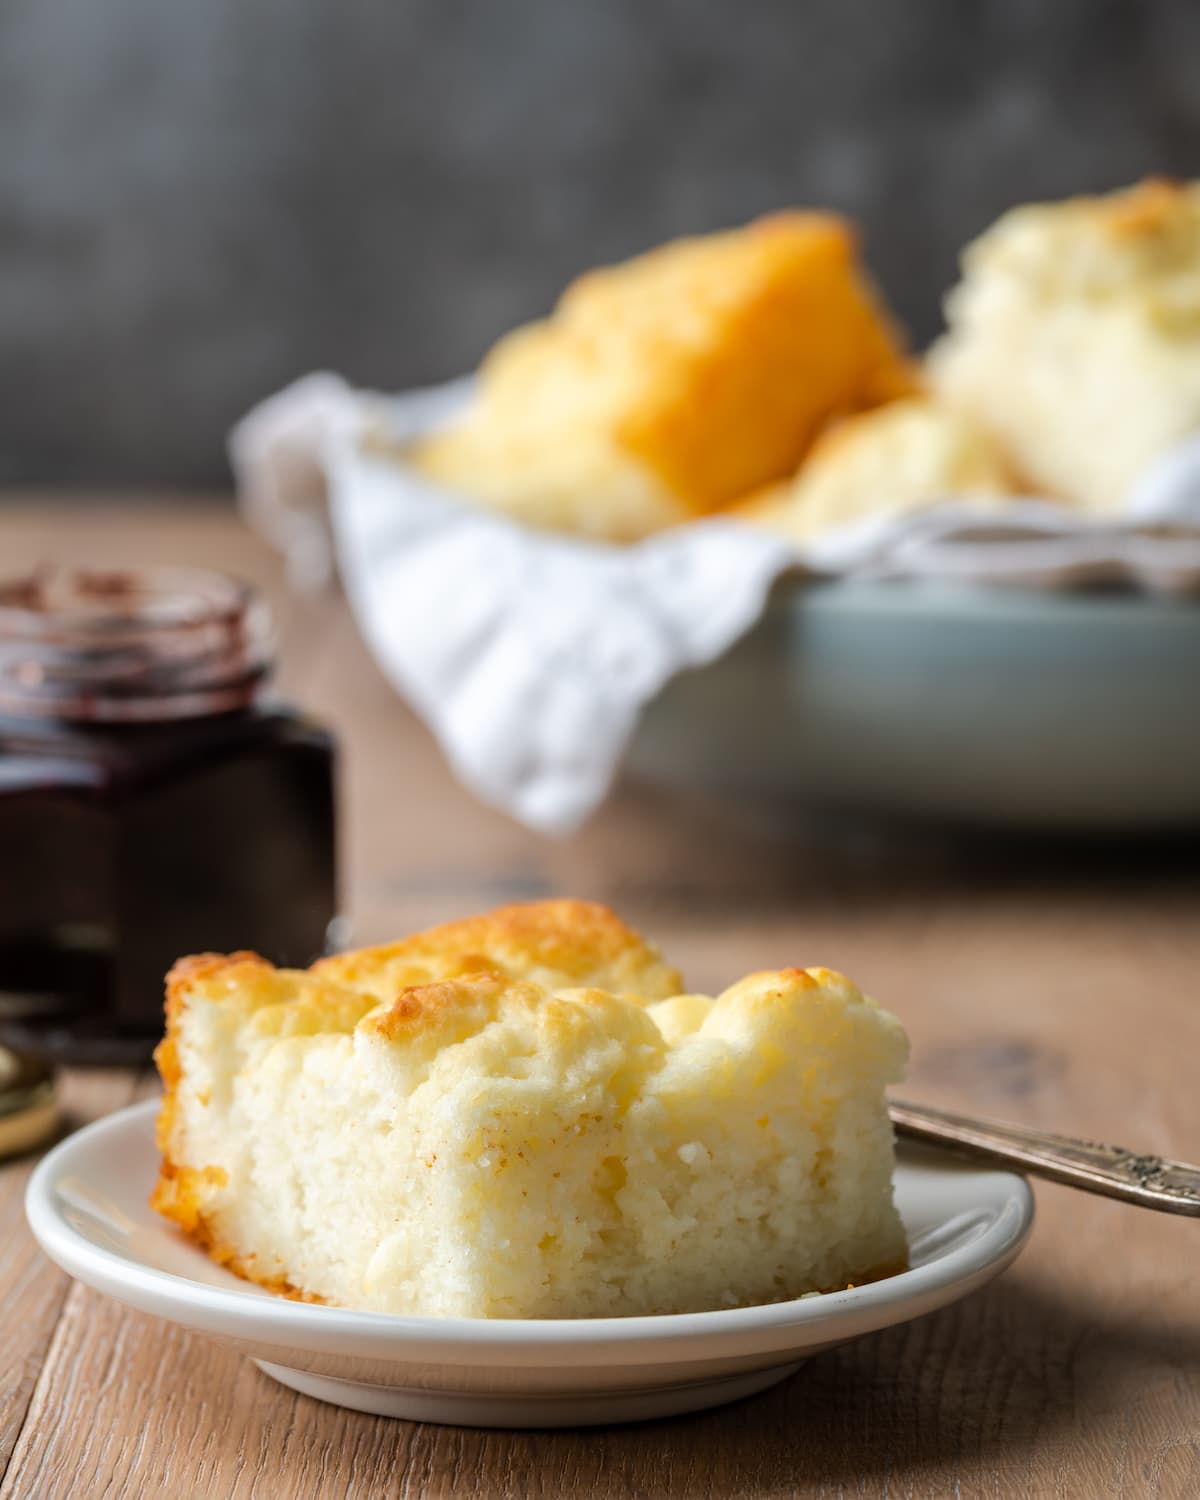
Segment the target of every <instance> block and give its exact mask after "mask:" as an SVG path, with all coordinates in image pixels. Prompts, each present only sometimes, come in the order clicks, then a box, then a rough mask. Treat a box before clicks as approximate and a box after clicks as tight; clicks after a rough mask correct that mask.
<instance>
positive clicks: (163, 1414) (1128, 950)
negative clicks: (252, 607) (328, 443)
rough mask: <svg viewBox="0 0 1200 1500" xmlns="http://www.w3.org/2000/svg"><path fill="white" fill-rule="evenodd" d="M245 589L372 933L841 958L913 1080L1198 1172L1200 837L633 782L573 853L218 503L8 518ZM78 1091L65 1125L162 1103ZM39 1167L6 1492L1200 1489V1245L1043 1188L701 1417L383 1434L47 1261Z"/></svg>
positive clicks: (4, 547) (1130, 1212) (5, 1387)
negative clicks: (947, 1290) (1010, 1231)
mask: <svg viewBox="0 0 1200 1500" xmlns="http://www.w3.org/2000/svg"><path fill="white" fill-rule="evenodd" d="M66 555H73V556H75V557H77V558H86V559H89V560H92V561H96V560H98V559H102V558H103V559H111V560H115V561H125V562H133V561H151V560H160V561H180V560H187V561H190V562H194V563H199V564H210V565H214V566H217V567H224V568H228V569H231V570H236V571H238V572H240V573H242V574H243V575H245V576H248V577H250V578H253V579H254V580H256V581H257V582H258V583H259V584H261V585H262V587H263V588H264V589H266V590H267V592H268V593H269V594H270V596H271V597H272V599H273V600H274V601H275V603H276V606H277V608H278V610H279V614H280V619H281V621H282V624H283V631H284V642H285V649H284V666H283V675H282V681H283V685H284V687H285V688H286V690H287V691H288V693H289V694H291V695H293V696H294V697H295V698H297V699H299V700H301V701H303V702H304V703H306V704H307V705H309V706H311V707H312V708H313V709H315V710H316V711H318V712H319V713H322V714H324V715H326V716H327V717H328V718H329V719H331V720H332V721H333V722H334V723H335V724H336V725H337V727H338V729H339V730H340V733H341V736H342V740H343V744H344V747H345V761H344V782H343V808H344V824H343V826H344V835H345V838H344V870H345V895H346V903H347V910H348V912H349V913H350V915H351V917H352V919H353V923H354V929H355V936H356V938H359V939H362V940H364V941H366V940H371V939H376V938H381V937H383V936H385V935H393V934H397V933H400V932H402V931H405V930H408V929H411V928H413V927H415V926H417V925H419V924H423V923H426V922H428V921H430V920H434V919H438V918H444V917H450V916H454V915H458V914H462V913H465V912H468V911H471V910H477V909H483V908H486V907H488V906H489V905H491V904H495V903H497V902H500V901H504V900H510V899H514V898H522V897H535V896H540V895H544V894H549V893H572V894H580V895H587V896H593V897H599V898H601V899H604V900H608V901H610V902H612V903H613V904H614V905H616V906H617V907H618V909H619V910H620V911H621V912H622V913H623V914H624V915H626V916H627V917H628V918H630V919H631V920H633V921H634V922H635V923H637V924H639V925H642V926H644V927H645V928H646V929H648V930H649V931H650V932H651V933H653V934H654V935H655V936H656V937H658V938H659V939H660V940H661V941H662V942H663V944H664V945H665V946H667V948H668V949H669V951H670V952H671V953H672V954H674V955H676V956H677V961H680V962H682V963H683V964H684V966H685V968H686V970H687V972H688V974H689V978H690V982H691V983H692V984H693V985H695V986H697V987H708V986H714V985H721V984H722V983H723V982H724V981H726V980H728V979H730V978H732V977H735V976H737V975H740V974H741V973H743V972H744V971H745V970H747V969H749V968H751V967H762V966H767V965H779V964H783V963H789V962H790V963H815V962H822V963H828V964H832V965H836V966H838V967H841V968H844V969H846V970H847V971H848V972H849V973H850V974H852V975H853V976H854V977H855V978H856V979H857V980H858V981H859V982H860V983H861V984H862V985H863V986H864V987H865V988H867V989H868V990H869V991H871V992H872V993H874V994H875V995H877V996H878V997H879V998H880V999H882V1000H884V1001H885V1002H886V1003H887V1004H888V1005H889V1006H891V1007H892V1008H893V1009H894V1010H896V1011H897V1012H898V1013H899V1014H900V1016H901V1017H902V1018H903V1020H904V1021H905V1022H906V1024H907V1026H908V1029H909V1031H910V1034H911V1037H912V1042H913V1053H914V1060H913V1067H912V1076H911V1081H910V1083H909V1084H908V1086H907V1090H906V1091H907V1093H908V1094H910V1095H911V1096H912V1097H916V1098H923V1099H927V1100H929V1101H931V1102H941V1103H944V1104H947V1105H951V1106H953V1105H961V1106H967V1107H972V1108H974V1109H976V1110H977V1111H979V1112H991V1113H993V1114H998V1115H1007V1116H1010V1117H1019V1118H1021V1119H1023V1120H1027V1121H1030V1122H1033V1123H1035V1124H1038V1125H1044V1126H1050V1127H1057V1128H1062V1129H1068V1130H1073V1131H1077V1132H1080V1133H1084V1134H1087V1135H1095V1136H1101V1137H1116V1138H1118V1139H1120V1140H1121V1141H1122V1142H1124V1143H1126V1144H1134V1145H1137V1146H1140V1147H1142V1148H1144V1149H1147V1150H1152V1151H1160V1152H1173V1153H1175V1154H1179V1155H1184V1156H1190V1157H1193V1158H1194V1157H1200V1103H1198V1097H1200V993H1198V990H1200V861H1198V860H1197V846H1196V845H1195V844H1194V843H1181V844H1177V845H1175V846H1174V847H1171V846H1168V847H1165V848H1164V847H1163V846H1162V845H1158V846H1152V847H1120V846H1117V847H1112V846H1106V847H1095V848H1088V849H1085V850H1082V851H1081V850H1076V851H1074V852H1072V851H1069V850H1068V851H1064V850H1062V849H1058V850H1053V849H1047V848H1043V847H1031V846H1028V845H1019V844H1013V845H1009V846H1006V847H998V846H997V845H996V844H995V843H994V842H993V843H991V844H969V843H951V842H948V841H947V840H945V839H938V840H934V839H926V840H924V841H921V842H917V841H914V840H912V839H909V840H908V841H906V842H901V841H897V840H894V839H893V840H890V841H888V840H884V839H883V838H881V837H878V836H875V835H870V834H866V833H862V832H859V833H856V834H854V835H853V836H846V835H841V836H837V837H834V836H833V835H830V834H828V833H824V834H821V835H817V834H816V833H814V832H813V831H812V830H811V829H808V830H806V829H804V828H803V827H802V826H798V825H796V824H794V823H793V824H788V825H785V826H779V825H778V824H777V823H776V822H775V821H774V820H770V819H764V818H763V817H762V816H761V815H755V814H754V813H752V812H749V811H747V810H738V809H735V808H730V807H728V806H721V805H717V804H715V803H709V802H706V801H704V800H703V799H699V798H695V797H687V798H685V797H682V796H679V795H668V794H666V793H664V792H662V791H661V790H659V789H648V788H645V787H638V786H632V785H623V786H622V787H621V788H620V789H619V791H618V793H617V795H615V796H614V797H613V799H612V800H611V802H610V803H609V804H608V806H606V807H605V808H604V810H603V811H602V813H601V814H600V815H599V816H598V817H597V818H596V819H595V820H594V822H593V823H592V824H591V825H590V826H589V827H588V828H587V829H586V830H585V831H584V832H582V833H580V834H579V835H577V836H576V837H573V838H569V839H566V840H563V841H561V842H551V841H547V840H545V839H541V838H537V837H535V836H534V835H532V834H529V833H526V832H524V831H523V830H521V829H520V828H517V827H515V826H514V825H513V824H512V823H510V822H509V821H507V820H506V819H505V818H503V817H502V816H500V815H499V814H496V813H492V812H489V811H487V810H486V809H484V808H482V807H480V806H478V805H477V804H476V803H474V802H473V801H472V800H471V799H470V798H469V797H468V796H467V795H466V794H465V793H464V792H462V791H461V790H460V789H459V788H458V787H457V786H456V785H455V783H454V782H453V780H452V779H451V777H450V775H449V773H448V772H447V770H446V769H445V767H444V766H443V764H442V762H441V760H440V759H439V757H438V754H437V752H436V750H435V748H434V746H433V745H432V743H431V742H430V739H429V737H428V735H427V734H426V732H425V731H424V729H423V728H422V727H421V726H420V725H419V724H418V723H417V722H416V721H415V720H414V719H413V717H412V716H411V715H410V714H409V713H408V712H407V710H406V709H405V708H404V706H403V705H402V704H401V703H400V702H399V701H398V699H397V698H396V697H395V695H394V694H393V693H392V692H391V691H390V690H389V688H388V687H387V685H386V684H385V682H384V681H383V680H382V678H381V677H380V676H379V674H378V673H377V672H376V670H375V669H374V667H373V666H372V664H371V663H370V661H369V659H368V657H367V655H366V653H365V652H364V650H363V648H362V646H361V645H360V644H359V641H358V639H357V637H356V634H355V631H354V626H353V623H352V621H351V620H350V617H349V615H348V614H347V612H346V609H345V606H344V604H343V603H342V601H341V600H340V599H339V598H337V597H336V596H334V595H329V596H327V597H324V598H322V599H320V600H318V601H316V602H315V603H309V604H305V605H298V604H296V603H295V602H294V601H289V600H288V599H287V598H286V596H285V593H284V589H283V581H282V576H281V571H280V568H279V566H278V565H277V563H276V561H275V560H274V558H273V557H272V556H271V555H270V554H269V553H268V552H267V551H266V549H265V548H264V547H263V546H262V545H261V544H260V543H258V542H257V541H255V540H254V539H253V538H251V537H250V536H249V535H247V534H246V533H245V531H244V530H242V529H241V527H240V526H239V524H238V523H237V521H236V520H235V519H234V517H233V515H232V513H231V512H230V511H229V510H227V509H225V508H223V507H221V506H218V505H216V504H212V505H200V504H196V503H191V504H189V505H187V506H183V505H179V506H174V507H156V506H153V505H151V504H150V503H148V502H147V503H144V504H142V505H140V506H139V505H137V504H130V503H129V502H125V503H124V504H118V503H117V502H116V501H113V500H111V499H110V500H107V501H106V500H103V499H102V498H100V497H97V498H96V499H95V501H94V502H93V503H90V504H88V505H86V506H84V505H82V504H76V505H75V506H73V507H71V508H64V506H63V505H62V504H61V503H59V502H53V503H52V502H50V501H41V502H36V503H35V502H34V501H32V500H29V499H28V498H26V499H25V500H23V501H21V502H20V503H17V502H15V501H14V502H12V503H10V504H8V505H7V506H4V507H0V560H2V566H3V570H4V571H9V570H11V569H13V568H16V567H19V566H22V565H24V564H27V563H30V562H33V561H34V560H36V559H37V558H39V557H44V556H56V557H60V556H66ZM153 1087H154V1084H153V1081H152V1080H151V1079H149V1078H147V1077H144V1076H143V1077H136V1076H133V1075H132V1074H126V1073H120V1072H76V1073H73V1074H72V1075H71V1076H70V1077H69V1078H68V1079H67V1081H66V1102H67V1107H68V1109H69V1112H70V1116H71V1121H72V1123H79V1122H82V1121H84V1120H87V1119H91V1118H94V1117H95V1116H97V1115H99V1114H102V1113H104V1112H105V1111H107V1110H111V1109H115V1108H117V1107H118V1106H120V1105H122V1104H125V1103H126V1102H128V1101H129V1100H130V1099H132V1098H135V1097H137V1096H139V1095H140V1094H143V1093H146V1092H148V1091H151V1090H152V1089H153ZM31 1166H32V1162H31V1161H30V1160H28V1159H27V1160H22V1161H18V1162H14V1163H10V1164H8V1165H7V1166H4V1167H3V1168H0V1328H2V1341H0V1356H2V1357H0V1474H3V1475H4V1478H3V1481H2V1482H0V1496H5V1497H7V1496H12V1497H21V1500H55V1497H68V1496H69V1497H71V1500H91V1497H99V1496H105V1497H116V1496H131V1497H142V1496H157V1495H169V1496H172V1497H180V1500H186V1497H191V1496H214V1497H221V1500H224V1497H233V1496H236V1497H251V1496H256V1497H261V1500H293V1497H294V1500H302V1497H310V1496H311V1497H318V1496H368V1495H369V1496H372V1497H375V1496H405V1497H412V1500H416V1497H425V1496H450V1495H473V1496H488V1497H492V1496H495V1497H500V1496H504V1497H512V1500H522V1497H526V1496H545V1497H558V1496H602V1497H609V1496H612V1497H616V1496H644V1497H656V1500H657V1497H669V1496H684V1495H686V1496H697V1497H700V1496H755V1497H758V1496H763V1497H765V1496H780V1497H782V1496H818V1495H819V1496H826V1497H834V1496H851V1495H852V1496H858V1497H883V1496H889V1497H896V1496H911V1497H920V1496H951V1495H953V1496H961V1497H975V1496H990V1497H1003V1496H1070V1497H1075V1496H1078V1497H1080V1500H1098V1497H1101V1496H1112V1495H1136V1496H1141V1495H1155V1496H1171V1497H1181V1500H1182V1497H1195V1496H1200V1224H1197V1223H1195V1222H1193V1221H1186V1220H1179V1219H1172V1218H1168V1217H1165V1216H1162V1215H1154V1214H1149V1213H1145V1212H1140V1211H1138V1210H1135V1209H1131V1208H1125V1207H1122V1206H1119V1205H1116V1204H1113V1203H1109V1202H1105V1201H1101V1200H1098V1199H1093V1198H1088V1197H1085V1196H1083V1195H1081V1194H1077V1193H1071V1192H1068V1191H1066V1190H1063V1189H1059V1188H1052V1187H1046V1188H1039V1191H1038V1215H1039V1217H1038V1224H1037V1227H1036V1229H1035V1232H1034V1237H1033V1240H1032V1242H1031V1244H1030V1246H1029V1248H1028V1249H1027V1251H1026V1252H1025V1254H1024V1255H1023V1257H1022V1259H1021V1260H1020V1261H1019V1263H1018V1264H1017V1265H1016V1267H1015V1268H1014V1269H1012V1270H1010V1271H1009V1272H1008V1273H1007V1274H1006V1275H1005V1276H1004V1277H1002V1278H1001V1279H1000V1280H999V1281H998V1282H997V1283H995V1284H994V1285H992V1286H991V1287H989V1288H988V1289H987V1290H985V1291H983V1292H981V1293H979V1294H977V1295H976V1296H974V1297H971V1298H969V1299H967V1300H966V1301H965V1302H963V1303H961V1304H959V1305H958V1306H956V1307H952V1308H949V1309H947V1310H946V1311H944V1312H941V1313H938V1314H936V1315H934V1316H931V1317H927V1318H924V1319H922V1320H920V1321H918V1322H916V1323H913V1324H910V1325H909V1326H907V1327H903V1328H898V1329H895V1330H892V1331H891V1332H888V1333H884V1334H881V1335H878V1336H876V1337H873V1338H868V1339H864V1340H862V1341H861V1342H859V1343H857V1344H853V1345H850V1346H848V1347H845V1348H842V1349H838V1350H835V1351H833V1352H831V1353H828V1354H824V1355H821V1356H820V1357H818V1358H815V1359H813V1360H811V1361H810V1362H809V1363H808V1364H807V1365H805V1366H804V1367H803V1368H802V1369H801V1371H800V1372H799V1373H798V1374H797V1375H796V1376H794V1377H793V1378H792V1379H790V1380H788V1381H787V1382H786V1383H785V1384H784V1385H782V1386H780V1387H779V1388H777V1389H775V1390H774V1391H771V1392H769V1393H767V1394H765V1395H763V1396H759V1397H757V1398H755V1399H753V1400H750V1401H745V1402H742V1403H740V1404H738V1405H734V1406H731V1407H728V1408H725V1409H723V1410H718V1411H715V1412H710V1413H707V1414H704V1415H701V1416H696V1417H690V1418H681V1419H677V1420H672V1421H664V1422H656V1423H650V1424H647V1425H645V1426H629V1427H621V1428H613V1429H607V1430H606V1429H597V1430H591V1431H583V1432H553V1433H503V1432H492V1433H488V1432H474V1431H466V1430H456V1429H452V1428H439V1427H433V1426H420V1425H414V1424H408V1423H404V1422H392V1421H386V1420H383V1419H373V1418H370V1417H366V1416H360V1415H357V1414H355V1413H353V1412H347V1411H341V1410H338V1409H337V1408H334V1407H331V1406H324V1405H321V1404H319V1403H317V1402H315V1401H311V1400H308V1399H306V1398H304V1397H300V1396H297V1395H294V1394H293V1393H292V1392H290V1391H287V1390H285V1389H283V1388H282V1387H280V1386H278V1385H276V1384H275V1383H274V1382H272V1381H271V1380H269V1379H268V1378H267V1377H266V1376H265V1375H262V1374H260V1373H259V1372H258V1371H257V1370H256V1369H255V1368H254V1367H253V1366H252V1365H251V1364H250V1363H249V1362H248V1361H246V1360H243V1359H241V1358H240V1357H239V1356H238V1355H236V1354H234V1353H232V1352H230V1351H229V1350H227V1349H224V1348H221V1347H219V1346H217V1345H215V1344H210V1343H207V1342H205V1341H204V1340H203V1339H201V1338H198V1337H193V1336H192V1335H190V1334H188V1333H184V1332H181V1331H180V1330H179V1329H176V1328H172V1327H169V1326H167V1325H165V1324H162V1323H158V1322H155V1321H154V1320H152V1319H150V1318H146V1317H143V1316H140V1315H138V1314H136V1313H132V1312H127V1311H125V1310H124V1309H123V1308H121V1307H119V1306H118V1305H117V1304H115V1303H113V1302H110V1301H107V1300H106V1299H105V1298H103V1297H101V1296H99V1295H98V1294H96V1293H94V1292H91V1291H88V1290H86V1289H85V1288H83V1287H81V1286H78V1285H74V1284H72V1283H71V1282H70V1281H69V1280H68V1279H67V1278H66V1277H65V1276H63V1275H62V1274H61V1273H60V1272H58V1271H57V1270H56V1269H54V1268H53V1267H52V1266H51V1265H50V1264H49V1263H48V1262H47V1261H46V1260H45V1259H43V1257H42V1256H41V1254H40V1253H39V1252H38V1251H37V1249H36V1248H35V1247H34V1246H33V1244H32V1242H31V1240H30V1237H29V1235H28V1233H27V1231H26V1229H25V1225H24V1219H23V1216H22V1210H21V1194H22V1191H23V1188H24V1184H25V1180H26V1178H27V1177H28V1175H29V1171H30V1168H31Z"/></svg>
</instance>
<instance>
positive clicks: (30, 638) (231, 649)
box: [0, 568, 336, 1062]
mask: <svg viewBox="0 0 1200 1500" xmlns="http://www.w3.org/2000/svg"><path fill="white" fill-rule="evenodd" d="M270 657H271V642H270V622H269V619H268V616H267V613H266V611H265V608H264V606H263V605H262V603H261V601H259V600H258V599H257V597H256V596H255V595H254V594H253V593H252V592H251V591H250V590H248V589H246V588H244V587H243V586H242V585H240V584H237V583H235V582H234V581H233V580H232V579H228V578H226V577H224V576H223V575H220V574H212V573H202V572H200V571H198V570H190V569H165V568H164V569H153V570H146V571H142V572H138V573H136V574H135V573H121V574H112V573H84V572H72V573H70V574H54V575H50V574H47V575H43V576H39V577H36V578H32V579H23V580H20V581H19V582H16V583H9V584H0V1041H3V1042H7V1043H8V1044H9V1045H10V1046H13V1047H20V1048H24V1049H25V1050H27V1051H35V1052H38V1053H40V1054H42V1055H43V1056H53V1057H57V1058H62V1059H64V1060H68V1061H84V1062H128V1061H134V1060H138V1059H141V1058H144V1057H146V1056H147V1055H148V1054H149V1051H150V1049H151V1047H152V1046H153V1044H154V1042H155V1041H156V1040H157V1038H158V1036H159V1035H160V1034H161V1031H162V994H163V976H164V974H165V973H166V970H167V969H168V968H169V967H170V965H171V964H172V963H173V962H174V960H175V959H176V958H178V957H179V956H180V955H181V954H185V953H197V952H204V951H216V952H227V951H229V950H231V949H238V948H250V949H253V950H255V951H256V952H259V953H261V954H263V955H264V956H265V957H267V958H270V959H272V960H273V961H274V962H276V963H278V964H287V965H301V964H307V963H309V962H311V961H312V959H314V958H315V957H317V956H318V955H319V954H320V953H321V952H322V951H323V949H324V947H325V943H326V939H327V930H328V927H329V924H330V922H331V920H332V918H333V916H334V914H335V907H336V887H335V844H334V788H333V770H334V745H333V740H332V737H331V736H330V734H329V733H328V731H327V730H325V729H324V728H323V727H322V726H321V725H319V724H317V723H315V722H314V721H313V720H311V719H309V718H307V717H306V716H304V715H303V714H300V713H297V712H295V711H294V710H292V709H289V708H285V707H281V706H279V705H275V704H270V703H268V702H265V701H264V698H263V693H262V689H263V684H264V682H265V680H266V676H267V673H268V670H269V667H270Z"/></svg>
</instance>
